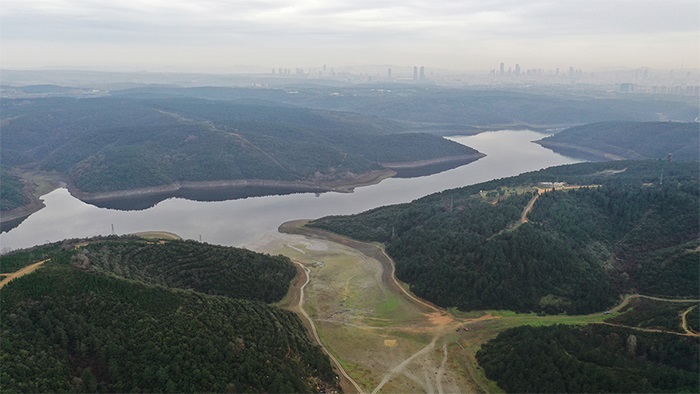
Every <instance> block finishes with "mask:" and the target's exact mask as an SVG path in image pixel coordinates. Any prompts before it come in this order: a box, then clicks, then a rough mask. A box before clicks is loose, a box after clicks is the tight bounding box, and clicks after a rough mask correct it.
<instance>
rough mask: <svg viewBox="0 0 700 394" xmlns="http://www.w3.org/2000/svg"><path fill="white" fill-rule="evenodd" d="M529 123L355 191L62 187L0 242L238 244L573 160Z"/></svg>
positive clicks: (472, 139)
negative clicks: (456, 162)
mask: <svg viewBox="0 0 700 394" xmlns="http://www.w3.org/2000/svg"><path fill="white" fill-rule="evenodd" d="M543 137H544V135H543V134H541V133H537V132H534V131H522V130H520V131H512V130H502V131H495V132H488V133H482V134H478V135H475V136H468V137H450V139H451V140H454V141H457V142H459V143H462V144H465V145H467V146H470V147H472V148H474V149H477V150H478V151H480V152H482V153H485V154H486V155H487V156H486V157H484V158H482V159H480V160H478V161H476V162H473V163H470V164H468V165H465V166H462V167H458V168H455V169H451V170H448V171H444V172H441V173H438V174H433V175H429V176H424V177H419V178H390V179H386V180H384V181H382V182H381V183H379V184H377V185H372V186H366V187H361V188H357V189H356V190H355V192H354V193H323V194H319V195H315V194H313V193H305V194H290V195H281V196H265V197H251V198H245V199H239V200H229V201H213V202H212V201H205V202H202V201H191V200H185V199H182V198H171V199H168V200H164V201H161V202H160V203H158V204H157V205H156V206H154V207H152V208H149V209H145V210H140V211H120V210H114V209H106V208H98V207H96V206H93V205H89V204H86V203H84V202H82V201H80V200H78V199H76V198H74V197H73V196H71V195H70V194H69V193H68V191H67V190H66V189H57V190H54V191H52V192H51V193H49V194H47V195H45V196H43V197H42V199H43V200H44V203H45V204H46V207H45V208H44V209H42V210H40V211H39V212H36V213H34V214H33V215H31V216H30V217H29V218H27V219H26V220H24V221H23V222H22V223H21V224H20V225H19V226H17V227H16V228H14V229H12V230H10V231H9V232H6V233H3V234H0V245H1V247H2V248H3V250H5V251H7V250H8V249H17V248H23V247H29V246H33V245H38V244H43V243H46V242H53V241H59V240H62V239H65V238H78V237H90V236H95V235H108V234H111V233H112V225H114V230H115V233H116V234H128V233H133V232H139V231H149V230H164V231H170V232H173V233H176V234H179V235H180V236H182V237H183V238H187V239H196V240H199V239H200V237H201V239H202V241H205V242H209V243H214V244H220V245H230V246H245V245H246V244H251V243H253V242H256V241H259V240H261V239H262V238H265V237H271V236H273V235H274V234H275V233H276V232H277V227H278V226H279V225H280V224H281V223H283V222H285V221H289V220H294V219H313V218H318V217H321V216H326V215H341V214H352V213H358V212H362V211H365V210H368V209H371V208H375V207H378V206H382V205H388V204H396V203H402V202H409V201H412V200H414V199H416V198H419V197H422V196H425V195H427V194H430V193H434V192H438V191H442V190H445V189H451V188H455V187H461V186H466V185H471V184H474V183H479V182H484V181H488V180H491V179H497V178H503V177H507V176H512V175H518V174H520V173H523V172H528V171H533V170H538V169H542V168H546V167H551V166H554V165H560V164H570V163H576V162H580V161H581V160H579V159H572V158H569V157H565V156H562V155H559V154H557V153H554V152H552V151H550V150H548V149H545V148H542V147H541V146H539V145H537V144H533V143H531V142H530V141H534V140H539V139H541V138H543Z"/></svg>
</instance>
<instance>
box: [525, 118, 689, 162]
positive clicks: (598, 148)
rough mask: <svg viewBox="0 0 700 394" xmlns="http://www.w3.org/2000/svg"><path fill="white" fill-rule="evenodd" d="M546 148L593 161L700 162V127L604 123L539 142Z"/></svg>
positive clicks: (656, 123) (581, 127)
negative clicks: (649, 160)
mask: <svg viewBox="0 0 700 394" xmlns="http://www.w3.org/2000/svg"><path fill="white" fill-rule="evenodd" d="M536 143H538V144H540V145H542V146H544V147H545V148H549V149H552V150H553V151H555V152H559V153H562V154H566V155H568V156H573V157H583V158H586V159H590V160H610V159H614V160H619V159H632V160H643V159H665V158H666V157H667V156H668V154H669V153H670V154H672V155H673V159H674V160H699V159H700V124H699V123H683V122H603V123H593V124H587V125H583V126H577V127H572V128H569V129H566V130H563V131H561V132H559V133H557V134H555V135H553V136H551V137H547V138H544V139H542V140H539V141H536Z"/></svg>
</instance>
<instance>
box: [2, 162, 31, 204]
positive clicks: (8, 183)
mask: <svg viewBox="0 0 700 394" xmlns="http://www.w3.org/2000/svg"><path fill="white" fill-rule="evenodd" d="M25 204H29V198H28V197H27V196H26V195H25V194H24V186H23V185H22V181H21V180H20V179H19V177H17V176H15V175H12V174H10V173H9V172H8V171H7V169H6V168H5V167H0V211H6V210H10V209H14V208H17V207H21V206H22V205H25Z"/></svg>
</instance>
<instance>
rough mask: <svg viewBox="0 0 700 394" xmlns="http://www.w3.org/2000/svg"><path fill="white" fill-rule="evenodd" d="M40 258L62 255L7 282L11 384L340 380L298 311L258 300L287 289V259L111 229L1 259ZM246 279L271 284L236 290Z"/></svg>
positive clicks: (104, 388) (236, 387) (51, 388)
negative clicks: (106, 234)
mask: <svg viewBox="0 0 700 394" xmlns="http://www.w3.org/2000/svg"><path fill="white" fill-rule="evenodd" d="M86 244H87V245H86ZM253 255H254V256H253ZM36 257H49V258H50V259H51V260H50V261H48V262H46V263H45V264H44V265H43V266H42V267H41V268H40V269H38V270H37V271H35V272H34V273H32V274H30V275H27V276H24V277H22V278H19V279H15V280H14V281H12V282H10V283H9V284H8V285H7V286H5V287H4V288H3V290H2V296H3V302H2V304H1V305H0V324H1V325H2V346H1V347H0V381H1V384H2V390H3V391H25V392H58V391H73V392H126V391H158V392H164V391H168V392H223V391H227V392H230V391H235V392H309V391H316V390H318V388H319V387H325V388H336V387H337V381H336V377H335V375H334V373H333V371H332V369H331V366H330V363H329V361H328V359H327V357H326V356H325V355H324V354H323V353H322V352H321V350H320V348H318V347H317V346H315V345H313V344H312V343H311V341H310V339H309V337H308V334H307V332H306V330H305V328H304V327H303V325H302V324H301V321H300V320H299V319H298V318H297V316H296V315H294V314H293V313H291V312H287V311H283V310H280V309H278V308H275V307H272V306H269V305H266V304H263V303H261V302H258V301H254V300H257V299H261V298H268V295H267V294H265V291H264V290H269V289H270V286H277V287H280V288H281V289H284V290H285V291H286V289H287V288H288V286H289V279H287V280H286V281H285V280H281V279H280V278H285V277H286V278H289V274H292V275H293V272H294V269H293V268H292V267H291V263H290V262H289V260H288V259H286V258H284V259H283V258H273V257H270V256H265V255H259V254H253V253H252V252H248V251H243V250H239V249H234V248H221V247H211V246H209V245H203V244H198V243H194V242H177V241H169V242H166V243H157V242H155V243H154V242H152V241H144V240H138V239H130V238H113V237H110V238H109V239H107V240H104V239H89V240H81V241H74V242H73V241H67V242H64V243H62V244H54V245H49V246H44V247H40V248H37V250H29V251H18V252H14V253H12V254H10V255H3V256H2V258H1V259H0V265H1V266H2V267H3V268H11V267H13V266H14V267H15V268H16V267H17V266H20V265H22V262H26V261H28V260H31V259H33V258H36ZM221 265H224V267H221ZM234 267H235V268H234ZM232 268H233V269H234V270H235V271H232ZM290 268H291V272H290ZM268 278H270V279H272V280H271V281H269V280H268ZM278 279H280V280H278ZM245 282H249V283H253V284H261V286H260V287H261V288H262V289H263V293H261V290H260V289H255V288H254V287H250V286H249V287H247V288H244V289H234V290H233V292H232V291H231V290H230V289H232V288H235V287H237V283H245ZM268 282H270V283H268ZM149 283H157V285H153V284H149ZM266 283H267V284H266ZM186 289H196V290H186ZM197 290H201V291H206V292H208V293H213V294H223V295H208V294H204V293H202V292H199V291H197ZM234 293H235V294H234ZM281 294H282V295H284V292H282V293H281ZM282 295H279V294H276V295H274V296H271V297H270V298H271V299H279V298H280V297H281V296H282ZM232 296H233V297H236V298H232ZM252 300H253V301H252Z"/></svg>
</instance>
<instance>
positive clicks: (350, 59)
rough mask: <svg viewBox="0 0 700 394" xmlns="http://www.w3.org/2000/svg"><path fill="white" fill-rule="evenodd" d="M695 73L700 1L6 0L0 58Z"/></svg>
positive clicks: (27, 62) (141, 65)
mask: <svg viewBox="0 0 700 394" xmlns="http://www.w3.org/2000/svg"><path fill="white" fill-rule="evenodd" d="M501 61H503V62H505V63H506V64H508V65H513V64H515V63H520V64H521V66H522V67H523V68H530V67H543V68H554V67H562V68H568V66H570V65H573V66H575V67H577V68H584V69H594V68H600V67H639V66H647V67H652V68H680V67H681V66H684V67H686V68H697V67H698V66H699V64H698V63H699V62H700V1H698V0H573V1H570V0H551V1H550V0H531V1H528V0H479V1H474V0H405V1H397V0H352V1H351V0H325V1H317V0H296V1H286V0H229V1H225V0H199V1H195V0H190V1H185V0H139V1H131V0H109V1H103V0H2V4H1V5H0V67H3V68H39V67H74V68H79V67H99V68H107V69H114V70H119V69H125V68H126V69H143V70H152V71H166V70H167V71H205V72H208V71H211V72H221V71H226V70H233V69H232V67H234V66H237V65H248V66H259V67H260V71H265V70H269V69H270V68H271V67H287V68H294V67H310V66H316V67H321V66H322V65H323V64H328V65H329V67H331V66H335V67H340V66H351V65H367V64H377V65H379V64H393V65H405V66H410V65H414V64H417V65H425V66H427V67H433V68H437V67H440V68H445V69H457V70H487V69H492V68H495V67H497V66H498V63H500V62H501Z"/></svg>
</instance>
